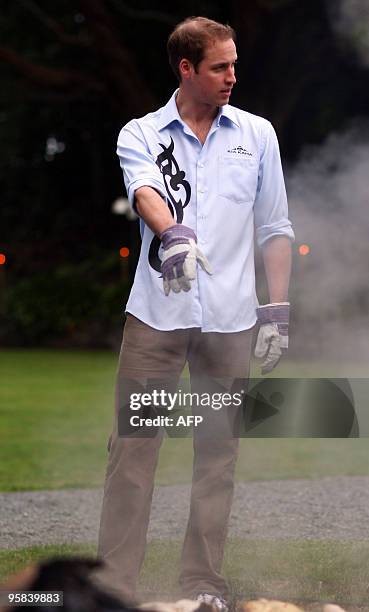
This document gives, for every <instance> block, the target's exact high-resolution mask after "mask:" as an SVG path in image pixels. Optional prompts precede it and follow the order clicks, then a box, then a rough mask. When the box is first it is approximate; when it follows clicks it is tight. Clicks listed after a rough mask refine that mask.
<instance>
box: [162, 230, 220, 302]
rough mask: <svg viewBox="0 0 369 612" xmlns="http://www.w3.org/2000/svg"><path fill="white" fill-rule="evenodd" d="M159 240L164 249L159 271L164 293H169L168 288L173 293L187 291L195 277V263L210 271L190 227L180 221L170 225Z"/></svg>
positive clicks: (209, 272)
mask: <svg viewBox="0 0 369 612" xmlns="http://www.w3.org/2000/svg"><path fill="white" fill-rule="evenodd" d="M160 240H161V242H162V245H163V249H164V256H163V259H162V262H161V271H162V274H163V285H164V293H165V295H169V293H170V290H172V291H174V293H179V292H180V291H189V290H190V289H191V283H190V281H192V280H195V278H196V266H197V263H199V264H200V266H201V267H202V269H203V270H205V272H207V273H208V274H211V273H212V271H211V267H210V264H209V262H208V260H207V258H206V257H205V255H203V254H202V253H201V251H200V249H199V247H198V246H197V238H196V234H195V232H194V231H193V230H192V229H191V228H190V227H187V226H186V225H181V224H180V223H177V224H176V225H172V227H168V229H166V230H165V231H164V232H163V233H162V234H161V235H160Z"/></svg>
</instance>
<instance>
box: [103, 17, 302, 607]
mask: <svg viewBox="0 0 369 612" xmlns="http://www.w3.org/2000/svg"><path fill="white" fill-rule="evenodd" d="M234 40H235V35H234V31H233V30H232V28H230V27H229V26H226V25H222V24H219V23H216V22H214V21H211V20H209V19H206V18H204V17H197V18H189V19H187V20H185V21H184V22H182V23H180V24H179V25H178V26H177V27H176V28H175V30H174V31H173V32H172V34H171V35H170V37H169V40H168V54H169V61H170V64H171V66H172V68H173V70H174V72H175V74H176V75H177V77H178V79H179V89H178V90H177V91H176V92H175V93H174V94H173V96H172V97H171V99H170V100H169V102H168V103H167V104H166V105H165V106H164V107H163V108H160V109H159V110H157V111H155V112H153V113H150V114H148V115H146V116H145V117H143V118H141V119H138V120H133V121H130V122H129V123H128V124H127V125H126V126H125V127H124V128H123V129H122V131H121V133H120V135H119V139H118V155H119V158H120V161H121V166H122V169H123V174H124V180H125V185H126V188H127V193H128V199H129V201H130V202H131V204H132V206H134V208H135V210H136V211H137V213H138V214H139V216H140V223H141V234H142V248H141V254H140V259H139V263H138V266H137V272H136V277H135V281H134V285H133V288H132V291H131V294H130V297H129V300H128V303H127V307H126V311H127V321H126V326H125V330H124V338H123V344H122V350H121V354H120V360H119V367H118V381H117V393H116V418H115V422H114V428H113V433H112V436H111V439H110V455H109V464H108V468H107V475H106V483H105V491H104V501H103V508H102V516H101V526H100V536H99V554H100V556H101V557H102V558H103V559H104V560H105V562H106V571H105V574H104V576H103V579H104V581H105V582H106V583H107V584H109V585H110V586H111V587H112V588H115V589H117V590H118V591H120V592H121V593H122V594H123V595H124V596H125V597H126V598H127V597H133V596H134V593H135V588H136V581H137V577H138V574H139V570H140V567H141V564H142V561H143V557H144V552H145V544H146V532H147V526H148V521H149V515H150V504H151V498H152V492H153V481H154V473H155V467H156V462H157V458H158V452H159V448H160V444H161V441H162V435H161V434H159V435H152V432H151V431H150V430H146V431H147V432H148V435H147V436H145V435H140V433H137V434H135V436H136V437H133V436H132V435H129V433H127V430H126V429H125V428H126V421H127V412H128V411H129V393H130V392H131V391H132V389H134V388H136V390H137V388H141V389H142V388H144V389H147V385H148V384H149V383H150V384H151V382H152V379H155V380H160V381H161V382H162V385H163V387H164V388H165V389H173V388H175V385H176V383H177V381H178V379H179V376H180V374H181V372H182V370H183V367H184V365H185V363H186V361H188V363H189V369H190V375H191V387H192V390H193V391H204V389H205V390H209V389H210V390H212V391H214V389H218V390H219V389H223V391H224V390H228V391H229V390H232V391H234V390H235V389H238V390H240V381H245V379H247V377H248V373H249V361H250V353H251V346H252V335H253V329H254V326H255V324H256V322H257V319H259V323H260V331H259V335H258V340H257V344H256V352H257V355H258V356H263V357H264V363H263V371H264V372H267V371H270V370H271V369H272V368H273V367H274V366H275V365H276V363H277V362H278V360H279V358H280V355H281V348H283V347H284V348H286V347H287V340H288V335H287V334H288V308H289V305H288V302H287V292H288V283H289V276H290V265H291V263H290V262H291V246H290V243H291V240H292V239H293V231H292V229H291V224H290V222H289V220H288V217H287V200H286V193H285V187H284V181H283V175H282V169H281V162H280V156H279V149H278V143H277V139H276V136H275V132H274V130H273V128H272V126H271V124H270V123H269V122H268V121H266V120H265V119H262V118H260V117H256V116H254V115H251V114H249V113H246V112H244V111H241V110H239V109H237V108H235V107H233V106H230V105H228V102H229V98H230V95H231V92H232V88H233V86H234V84H235V83H236V77H235V63H236V60H237V54H236V47H235V42H234ZM254 226H255V229H256V239H257V242H258V244H259V245H260V246H261V247H262V249H263V258H264V264H265V270H266V276H267V282H268V288H269V294H270V304H268V305H266V306H263V307H261V308H258V302H257V297H256V294H255V272H254ZM257 313H258V315H257ZM150 381H151V382H150ZM135 385H136V387H135ZM137 385H138V387H137ZM145 385H146V386H145ZM241 386H242V383H241ZM194 412H195V413H196V414H198V415H202V416H203V418H204V422H203V423H202V426H201V427H199V428H197V427H195V428H194V431H193V437H194V467H193V481H192V490H191V507H190V517H189V521H188V526H187V531H186V535H185V541H184V546H183V551H182V557H181V570H180V584H181V587H182V590H183V595H184V596H187V597H190V598H198V599H199V600H200V601H206V602H209V601H210V602H212V603H213V604H214V605H216V606H217V607H218V608H219V610H221V611H222V612H226V610H227V602H226V598H227V595H228V592H227V585H226V582H225V580H224V578H223V576H222V574H221V565H222V560H223V552H224V545H225V540H226V533H227V524H228V518H229V513H230V508H231V502H232V495H233V474H234V467H235V462H236V457H237V447H238V439H237V436H235V435H234V432H235V431H237V430H236V428H235V423H236V418H237V411H236V410H234V409H233V408H232V407H231V408H230V409H229V410H217V411H215V410H212V409H211V407H210V408H209V409H206V408H202V407H197V408H194ZM205 417H206V418H205ZM144 431H145V430H144ZM163 580H164V577H163Z"/></svg>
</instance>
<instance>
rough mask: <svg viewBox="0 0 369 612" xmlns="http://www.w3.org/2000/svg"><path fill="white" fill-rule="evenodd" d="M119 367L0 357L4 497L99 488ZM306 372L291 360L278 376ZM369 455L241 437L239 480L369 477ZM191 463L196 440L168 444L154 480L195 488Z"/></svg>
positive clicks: (80, 360)
mask: <svg viewBox="0 0 369 612" xmlns="http://www.w3.org/2000/svg"><path fill="white" fill-rule="evenodd" d="M116 362H117V356H116V355H115V354H113V353H110V352H104V351H96V352H92V351H91V352H88V351H49V350H19V351H18V350H6V351H0V373H1V374H0V376H1V380H0V491H19V490H30V489H59V488H65V487H85V488H86V487H100V486H102V483H103V479H104V471H105V465H106V457H107V453H106V441H107V438H108V435H109V432H110V427H111V423H112V411H113V392H114V377H115V368H116ZM308 370H309V368H308V366H306V365H305V366H304V365H303V364H300V365H296V364H290V363H288V362H286V363H285V364H283V365H281V368H280V370H279V375H280V376H288V375H290V376H292V374H293V373H294V374H295V375H296V376H308ZM309 372H310V374H309V375H313V374H312V370H311V368H310V370H309ZM315 376H317V374H316V373H315ZM368 451H369V439H368V438H358V439H302V438H296V439H294V438H288V439H261V438H259V439H243V440H241V449H240V457H239V461H238V467H237V478H238V479H240V480H259V479H266V480H269V479H280V478H305V477H306V478H314V477H319V476H328V475H342V474H348V475H351V474H354V475H367V474H369V453H368ZM191 464H192V442H191V440H190V439H178V438H177V439H167V440H166V441H165V443H164V445H163V448H162V452H161V455H160V462H159V467H158V472H157V482H158V483H159V484H178V483H185V482H190V479H191Z"/></svg>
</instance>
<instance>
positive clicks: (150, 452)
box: [98, 314, 253, 600]
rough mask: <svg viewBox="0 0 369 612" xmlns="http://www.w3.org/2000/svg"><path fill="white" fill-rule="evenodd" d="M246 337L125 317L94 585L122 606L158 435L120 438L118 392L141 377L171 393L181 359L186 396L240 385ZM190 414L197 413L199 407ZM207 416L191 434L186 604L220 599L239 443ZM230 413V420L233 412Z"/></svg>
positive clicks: (136, 566)
mask: <svg viewBox="0 0 369 612" xmlns="http://www.w3.org/2000/svg"><path fill="white" fill-rule="evenodd" d="M252 336H253V330H246V331H241V332H237V333H229V334H221V333H213V332H211V333H202V332H201V330H200V329H199V328H191V329H178V330H173V331H164V332H163V331H159V330H156V329H153V328H152V327H150V326H148V325H146V324H145V323H143V322H142V321H139V320H138V319H136V318H135V317H133V316H132V315H130V314H128V315H127V321H126V325H125V329H124V334H123V342H122V348H121V352H120V357H119V366H118V374H117V385H116V407H115V420H114V426H113V431H112V435H111V437H110V441H109V446H108V448H109V461H108V466H107V472H106V480H105V488H104V498H103V505H102V513H101V523H100V532H99V545H98V555H99V557H100V558H102V559H103V560H104V561H105V569H104V570H103V571H101V572H100V574H99V576H98V579H99V580H100V581H101V582H102V583H103V584H104V586H106V587H108V588H110V589H111V590H114V591H116V592H117V593H118V594H119V595H121V596H123V597H124V598H125V599H126V600H127V599H128V600H133V599H134V597H135V592H136V585H137V579H138V576H139V572H140V568H141V565H142V562H143V559H144V554H145V547H146V534H147V528H148V523H149V517H150V507H151V500H152V494H153V488H154V475H155V468H156V465H157V460H158V454H159V449H160V445H161V442H162V435H155V436H154V437H136V438H134V437H122V436H120V435H119V432H118V420H119V413H120V411H122V410H127V409H128V401H127V398H126V397H124V396H125V393H127V389H132V381H136V382H137V383H140V384H141V385H144V384H145V381H146V382H147V380H148V379H151V380H152V379H156V378H157V379H160V380H161V381H163V380H164V386H165V388H168V389H175V387H176V385H177V383H178V380H179V377H180V375H181V373H182V370H183V368H184V366H185V363H186V361H188V363H189V369H190V375H191V391H192V392H199V391H200V392H201V391H204V390H206V391H209V385H213V387H212V388H214V384H215V386H217V385H218V383H219V380H220V381H221V383H222V385H221V388H222V389H223V390H224V385H226V386H227V385H228V387H227V388H228V389H230V388H231V386H232V384H234V379H238V381H240V380H242V381H243V383H244V384H245V380H246V381H247V378H248V375H249V361H250V354H251V346H252ZM236 384H237V383H236ZM217 388H218V390H219V387H217ZM233 391H234V387H233ZM210 410H211V409H210ZM196 411H197V412H198V413H199V414H202V411H203V409H202V408H201V407H200V408H197V409H196ZM211 412H212V414H210V415H209V417H210V418H211V422H210V420H207V421H205V423H204V426H203V429H202V433H203V434H204V435H201V428H200V431H198V428H194V431H193V447H194V462H193V479H192V489H191V501H190V516H189V520H188V525H187V530H186V534H185V539H184V545H183V550H182V556H181V568H180V580H179V581H180V585H181V588H182V591H183V595H184V596H186V597H190V598H191V597H194V596H196V595H197V594H198V593H199V592H207V593H214V594H222V595H223V596H227V585H226V582H225V580H224V578H223V577H222V575H221V566H222V561H223V553H224V546H225V541H226V535H227V527H228V519H229V514H230V509H231V503H232V498H233V489H234V468H235V463H236V458H237V451H238V438H237V437H233V434H232V431H234V430H233V429H232V426H233V424H232V423H231V425H229V416H227V419H228V422H227V423H225V421H224V416H221V415H222V411H221V410H218V411H217V412H216V413H215V412H214V410H211ZM224 414H226V413H224ZM229 414H231V421H232V419H233V418H234V417H233V416H232V411H231V412H230V413H229ZM222 419H223V420H222ZM209 425H210V427H211V428H213V429H214V431H213V432H211V434H210V435H209V431H206V428H207V427H209ZM120 431H121V430H120ZM213 434H214V435H213ZM164 580H165V576H163V581H164Z"/></svg>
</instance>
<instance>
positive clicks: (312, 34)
mask: <svg viewBox="0 0 369 612" xmlns="http://www.w3.org/2000/svg"><path fill="white" fill-rule="evenodd" d="M335 5H337V3H334V2H333V3H332V2H331V3H329V2H328V0H229V1H228V2H221V1H201V0H200V1H196V2H194V1H188V0H187V1H186V2H184V1H179V0H172V1H170V2H169V1H166V0H161V1H160V2H157V3H156V4H155V5H153V4H152V3H151V2H149V1H144V0H135V2H133V1H132V0H124V1H121V0H54V2H52V3H50V2H48V1H47V0H3V2H2V15H1V18H0V41H1V42H0V66H1V81H2V87H1V91H0V137H1V143H2V146H1V148H0V184H1V194H2V197H1V204H0V253H3V254H5V255H6V263H5V265H3V266H0V289H1V296H0V309H1V323H0V341H1V342H2V344H27V345H34V344H79V345H91V346H104V345H105V346H106V345H111V344H112V343H113V344H114V342H115V338H116V330H117V329H119V328H120V324H121V318H122V310H123V306H124V302H125V298H126V296H127V292H128V290H129V286H130V282H131V281H132V276H133V272H134V266H135V258H136V256H137V252H138V249H139V237H138V228H137V226H136V224H135V223H132V222H131V221H129V220H128V219H127V218H125V217H122V216H117V215H114V214H113V213H112V210H111V206H112V202H113V201H114V200H115V199H116V198H117V197H120V196H122V195H124V185H123V180H122V176H121V170H120V168H119V163H118V160H117V158H116V155H115V145H116V138H117V134H118V132H119V130H120V128H121V126H122V125H123V124H124V123H126V122H127V121H128V120H129V119H131V118H132V117H134V116H136V117H138V116H141V115H143V114H145V113H147V112H149V111H151V110H153V109H154V108H155V107H158V106H161V105H163V104H164V103H165V102H166V100H167V98H168V97H169V96H170V95H171V93H172V91H173V89H174V88H175V87H176V82H175V79H174V76H173V75H172V74H171V72H170V68H169V66H168V63H167V58H166V49H165V44H166V39H167V36H168V34H169V32H170V31H171V29H172V28H173V27H174V25H175V24H176V23H177V22H178V21H179V20H181V19H183V18H185V17H186V16H188V15H191V14H197V15H198V14H202V15H205V16H208V17H210V18H214V19H216V20H220V21H224V22H229V23H231V24H232V25H233V27H234V28H235V29H236V31H237V34H238V52H239V64H238V85H237V87H236V89H235V93H234V96H233V98H232V103H233V104H235V105H237V106H241V107H242V108H245V109H247V110H249V111H251V112H254V113H256V114H260V115H263V116H265V117H267V118H268V119H270V120H271V121H272V123H273V124H274V126H275V128H276V130H277V133H278V136H279V139H280V145H281V150H282V155H283V157H284V160H286V161H289V162H294V161H295V160H297V159H298V156H299V153H300V151H301V149H302V147H303V146H304V145H306V144H307V143H320V142H322V141H323V140H324V139H325V137H326V136H327V135H328V134H329V133H330V132H331V131H332V130H336V129H340V128H342V127H343V126H344V125H345V124H346V123H347V121H348V120H349V119H350V118H352V117H355V116H363V115H367V114H368V109H369V104H368V103H369V76H368V70H367V69H365V68H364V67H361V66H360V64H359V63H358V62H357V61H356V60H357V58H356V56H355V53H354V51H353V48H352V47H351V46H350V45H348V44H347V42H345V40H344V39H342V38H339V37H338V36H337V34H336V32H335V31H333V29H332V27H331V23H332V21H331V19H330V17H331V14H332V11H334V10H335ZM58 148H59V150H57V149H58ZM124 245H126V246H129V247H130V249H131V257H130V261H129V262H126V261H121V259H120V257H119V249H120V247H121V246H124Z"/></svg>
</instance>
